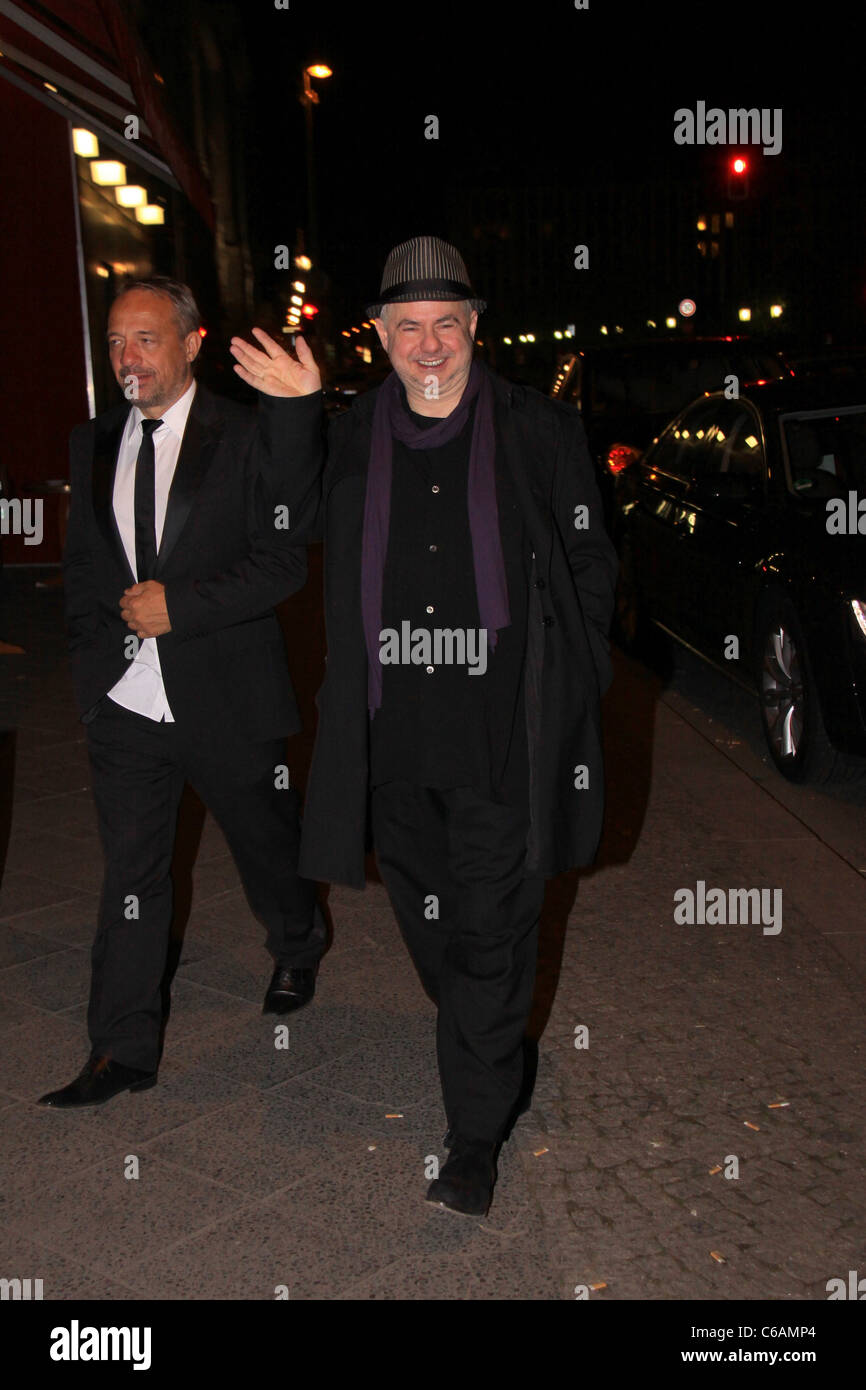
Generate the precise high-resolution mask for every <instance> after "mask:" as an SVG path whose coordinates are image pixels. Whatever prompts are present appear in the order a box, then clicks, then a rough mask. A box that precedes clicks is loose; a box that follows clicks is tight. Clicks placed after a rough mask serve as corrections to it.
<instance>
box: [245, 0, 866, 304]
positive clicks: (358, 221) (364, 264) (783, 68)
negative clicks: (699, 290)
mask: <svg viewBox="0 0 866 1390" xmlns="http://www.w3.org/2000/svg"><path fill="white" fill-rule="evenodd" d="M238 8H239V10H240V12H241V14H242V15H243V24H244V28H245V31H246V34H247V41H248V49H249V55H250V58H251V61H252V64H253V69H254V72H255V74H256V84H255V93H254V110H253V111H252V113H251V118H250V125H249V129H250V135H249V141H250V145H249V159H250V167H251V169H252V170H253V171H256V170H258V171H259V177H258V178H255V177H254V178H253V179H252V180H251V184H252V185H253V189H252V197H251V208H252V212H253V218H254V225H255V228H256V234H261V235H262V236H263V237H265V238H270V235H271V232H273V238H274V240H275V241H277V240H280V239H282V237H281V236H280V235H278V233H279V232H280V229H281V228H282V227H283V226H285V225H288V226H289V227H290V228H291V227H293V226H294V225H295V224H296V223H298V222H303V221H304V189H305V183H304V178H305V173H304V169H305V166H304V144H303V114H302V108H301V106H300V103H299V102H298V101H297V97H296V92H297V88H298V85H299V81H300V69H301V68H302V67H303V66H304V65H305V64H306V63H307V62H310V61H315V60H318V61H325V62H327V63H328V64H329V65H330V66H331V67H332V68H333V70H334V76H333V77H332V78H330V79H328V80H327V81H324V82H320V83H318V84H317V87H318V89H319V90H320V92H321V98H322V99H321V103H320V105H319V106H318V108H317V109H316V111H315V115H314V119H315V138H316V161H317V170H318V190H317V191H318V204H319V220H320V241H321V246H322V252H323V260H324V261H326V262H328V263H330V264H331V265H333V264H335V263H339V266H340V271H341V276H342V277H345V279H346V281H347V282H353V283H356V284H357V285H358V286H361V287H363V289H362V294H366V292H367V287H369V289H370V290H371V291H374V290H375V289H376V288H377V287H378V276H379V274H380V271H381V263H382V261H383V259H384V256H385V254H386V253H387V251H388V249H389V248H390V247H391V246H392V245H394V244H395V243H396V242H398V241H400V240H403V239H405V238H406V237H409V236H413V235H417V234H420V233H427V232H429V233H432V234H438V235H446V236H447V235H448V230H449V229H448V227H447V225H445V222H444V212H443V206H442V205H443V199H444V189H445V188H446V186H447V185H449V184H456V185H457V186H458V187H459V186H467V185H472V184H475V185H479V184H482V185H483V184H488V183H489V184H502V183H504V184H509V183H520V184H532V183H556V182H558V181H561V180H562V179H564V178H567V179H569V180H575V179H576V180H581V181H583V182H585V183H588V184H592V183H594V182H597V181H599V180H605V179H613V180H617V181H619V180H630V179H634V178H641V177H647V176H653V175H654V174H655V175H661V174H662V173H664V172H665V171H669V172H673V173H674V175H675V176H676V175H677V174H678V173H679V172H680V171H682V173H683V174H684V175H688V174H689V173H690V172H691V171H692V169H693V168H694V162H695V160H696V159H700V158H701V157H702V155H701V152H699V151H698V152H695V151H692V150H690V149H687V148H682V147H678V146H676V145H675V144H674V141H673V126H674V122H673V113H674V110H675V109H676V108H677V107H680V106H691V107H693V106H694V105H695V102H696V101H697V100H698V99H702V100H705V101H706V102H707V103H708V104H710V105H718V106H722V107H725V108H727V107H729V106H746V107H752V106H757V107H775V106H780V105H781V106H782V108H783V112H784V127H783V132H784V145H783V149H782V152H781V153H780V154H779V155H778V156H776V157H775V159H776V160H777V161H778V168H777V169H776V170H774V171H773V172H774V174H776V175H777V176H779V175H781V176H782V177H783V178H785V179H793V180H796V181H799V182H801V183H802V185H803V193H804V196H808V189H809V186H810V184H811V183H812V181H813V180H812V177H811V171H814V170H815V169H816V168H817V169H818V171H819V173H820V174H821V175H822V177H824V178H829V179H832V180H835V182H836V185H837V188H838V195H839V199H840V216H842V217H844V216H845V215H846V204H845V190H846V187H847V186H849V185H850V186H851V187H853V186H854V185H855V184H856V186H857V187H858V188H859V185H860V183H861V181H862V166H863V136H864V133H866V130H864V127H866V122H864V114H863V109H862V104H861V101H862V92H863V81H862V74H861V72H858V64H859V63H860V59H859V52H860V40H859V38H858V36H857V34H858V29H859V25H857V26H854V20H853V18H851V19H849V18H848V17H847V16H848V15H853V14H854V12H853V11H852V10H851V9H850V8H847V7H844V6H842V5H839V4H837V3H835V0H834V3H831V4H822V5H820V6H817V7H809V8H808V9H806V10H803V11H802V13H803V15H804V16H806V18H805V19H798V18H797V14H798V12H797V11H796V10H793V9H792V8H791V7H787V6H784V7H783V6H776V5H773V6H767V7H760V12H759V9H758V7H756V6H754V5H749V4H742V3H729V2H728V0H726V3H724V4H721V3H719V4H690V5H686V4H679V3H669V2H668V0H662V3H656V4H646V5H643V6H639V5H635V4H628V5H623V4H618V3H612V2H611V0H590V8H589V10H588V11H585V12H581V11H576V10H575V9H574V7H573V4H572V3H571V0H541V2H540V3H533V4H514V3H511V4H509V5H506V6H500V5H496V4H422V5H418V4H415V5H405V4H404V5H396V4H390V3H376V4H374V5H360V4H355V5H350V4H332V3H322V0H291V5H290V9H289V10H288V11H282V10H276V9H275V8H274V7H273V5H272V4H271V3H265V0H256V3H253V4H251V3H250V0H243V3H240V0H239V5H238ZM852 26H853V27H852ZM430 113H435V114H436V115H437V116H438V117H439V120H440V138H439V140H438V141H428V140H425V139H424V135H423V122H424V117H425V116H426V115H428V114H430ZM256 185H257V186H258V191H257V192H256ZM854 230H855V229H854V228H852V231H854ZM862 232H863V229H862V228H859V227H858V228H857V229H856V235H857V236H858V237H862ZM374 281H375V284H374V283H373V282H374Z"/></svg>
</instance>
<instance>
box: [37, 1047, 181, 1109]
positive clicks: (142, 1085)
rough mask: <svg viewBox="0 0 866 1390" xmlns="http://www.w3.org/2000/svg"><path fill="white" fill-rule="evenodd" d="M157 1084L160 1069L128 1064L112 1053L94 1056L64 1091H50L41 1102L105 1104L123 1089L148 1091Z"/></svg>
mask: <svg viewBox="0 0 866 1390" xmlns="http://www.w3.org/2000/svg"><path fill="white" fill-rule="evenodd" d="M155 1085H156V1072H155V1071H153V1072H147V1071H139V1070H138V1068H137V1067H125V1066H123V1064H122V1063H121V1062H115V1061H112V1059H111V1058H110V1057H91V1058H89V1060H88V1061H87V1062H86V1063H85V1065H84V1067H83V1068H82V1070H81V1072H80V1073H79V1075H78V1076H77V1077H76V1078H75V1080H74V1081H72V1082H70V1084H69V1085H68V1086H64V1087H63V1089H62V1090H60V1091H49V1092H48V1093H47V1095H44V1096H41V1097H40V1099H39V1101H38V1102H37V1104H39V1105H48V1106H51V1107H52V1108H53V1109H55V1110H72V1109H77V1108H79V1107H83V1106H86V1105H104V1104H105V1102H106V1101H107V1100H112V1099H113V1098H114V1096H119V1095H120V1093H121V1091H147V1090H149V1088H150V1087H151V1086H155Z"/></svg>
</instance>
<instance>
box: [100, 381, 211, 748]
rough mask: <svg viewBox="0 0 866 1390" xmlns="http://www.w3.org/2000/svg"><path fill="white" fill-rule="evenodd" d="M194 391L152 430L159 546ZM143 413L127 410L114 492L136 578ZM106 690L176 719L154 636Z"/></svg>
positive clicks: (139, 709) (158, 716)
mask: <svg viewBox="0 0 866 1390" xmlns="http://www.w3.org/2000/svg"><path fill="white" fill-rule="evenodd" d="M194 395H195V382H194V381H193V382H192V384H191V385H190V386H189V388H188V389H187V390H186V391H184V393H183V395H182V396H181V397H180V398H179V399H178V400H176V401H175V403H174V405H171V406H169V408H168V410H166V412H165V413H164V415H163V417H162V424H161V425H160V426H159V429H156V430H154V432H153V449H154V457H155V481H156V511H155V515H154V523H155V527H156V548H157V551H158V550H159V547H160V544H161V542H162V529H163V526H164V525H165V511H166V507H167V505H168V493H169V489H170V488H171V484H172V480H173V478H174V470H175V468H176V467H177V460H178V455H179V454H180V446H181V443H182V441H183V432H184V430H185V429H186V422H187V419H188V417H189V411H190V406H191V405H192V398H193V396H194ZM143 418H144V415H143V412H142V411H141V410H140V409H139V407H138V406H137V405H134V406H133V407H132V410H131V411H130V412H129V418H128V419H127V422H126V427H125V428H124V431H123V438H122V439H121V441H120V452H119V453H118V455H117V471H116V472H115V475H114V498H113V501H114V516H115V519H116V521H117V529H118V530H119V532H120V539H121V540H122V541H123V548H124V550H125V551H126V558H127V560H128V561H129V567H130V569H131V570H132V572H133V574H134V575H135V576H136V580H137V579H138V570H137V569H136V564H135V464H136V460H137V458H138V451H139V449H140V448H141V440H142V429H141V422H142V420H143ZM129 631H130V636H132V635H134V634H133V632H132V628H130V629H129ZM108 696H109V699H111V700H114V702H115V703H116V704H118V705H123V706H124V708H125V709H131V710H133V711H134V712H135V713H136V714H143V715H145V716H146V717H147V718H148V719H155V720H157V721H159V720H165V721H166V723H169V724H173V723H174V715H173V714H172V712H171V709H170V707H169V703H168V700H167V699H166V694H165V685H164V684H163V679H162V668H161V666H160V664H159V651H158V650H157V645H156V638H155V637H145V638H142V639H140V640H139V644H138V654H137V656H136V657H135V658H134V659H133V660H131V661H130V662H129V669H128V670H127V671H126V672H125V673H124V675H122V676H121V678H120V680H119V681H118V682H117V685H115V686H113V687H112V689H111V690H109V692H108Z"/></svg>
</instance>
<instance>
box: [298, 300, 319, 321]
mask: <svg viewBox="0 0 866 1390" xmlns="http://www.w3.org/2000/svg"><path fill="white" fill-rule="evenodd" d="M318 312H319V310H318V309H317V307H316V305H315V304H304V305H302V307H301V313H302V314H303V316H304V318H305V319H314V318H315V317H316V314H317V313H318Z"/></svg>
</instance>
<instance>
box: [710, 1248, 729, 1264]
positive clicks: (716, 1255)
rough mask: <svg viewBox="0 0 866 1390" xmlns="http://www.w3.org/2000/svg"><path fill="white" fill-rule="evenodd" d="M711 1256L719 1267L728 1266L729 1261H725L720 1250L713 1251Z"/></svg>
mask: <svg viewBox="0 0 866 1390" xmlns="http://www.w3.org/2000/svg"><path fill="white" fill-rule="evenodd" d="M710 1254H711V1255H712V1257H713V1259H714V1260H715V1262H716V1264H717V1265H723V1264H727V1260H726V1259H725V1257H724V1255H720V1254H719V1252H718V1250H711V1251H710Z"/></svg>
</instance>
